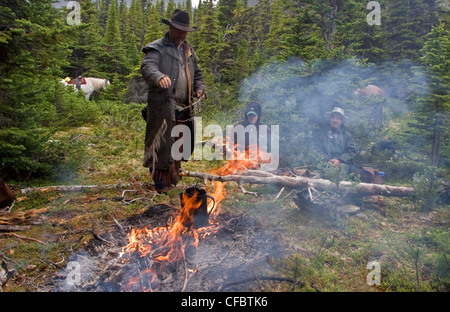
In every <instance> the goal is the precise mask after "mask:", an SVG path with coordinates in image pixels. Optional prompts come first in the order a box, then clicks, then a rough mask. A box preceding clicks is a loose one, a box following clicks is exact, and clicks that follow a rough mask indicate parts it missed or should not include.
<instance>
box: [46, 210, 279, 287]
mask: <svg viewBox="0 0 450 312" xmlns="http://www.w3.org/2000/svg"><path fill="white" fill-rule="evenodd" d="M176 213H177V209H176V208H174V207H170V206H167V205H154V206H150V207H149V208H148V209H147V210H146V211H145V212H144V213H142V214H139V215H136V216H133V217H131V218H129V219H127V220H125V221H124V222H123V223H122V226H123V228H124V230H119V229H117V231H114V232H111V233H107V234H102V236H101V237H97V238H94V239H93V240H91V242H90V243H89V246H88V248H87V249H86V250H81V251H78V252H76V253H74V254H72V255H71V257H70V259H69V262H68V264H71V265H70V266H69V265H68V266H67V267H66V268H65V269H64V270H61V271H60V272H59V274H58V276H57V277H56V278H55V279H54V280H53V283H51V285H48V286H49V289H47V291H62V292H66V291H75V292H139V291H153V292H181V291H187V292H204V291H207V292H214V291H252V290H254V289H255V288H254V287H255V285H256V286H257V282H258V277H261V276H274V275H276V273H275V272H274V270H273V268H272V266H271V265H270V263H269V261H268V260H269V259H274V258H280V257H283V256H284V249H283V247H282V245H281V244H280V243H279V239H278V237H276V236H275V235H274V233H271V232H269V231H267V229H264V228H263V227H262V226H261V225H260V224H259V222H258V220H257V219H255V218H254V217H251V216H248V215H237V216H236V215H234V216H232V215H229V214H221V215H219V216H215V217H214V223H215V224H216V226H215V232H214V233H212V234H211V235H209V236H206V237H204V238H200V241H199V244H198V248H196V247H194V246H192V245H191V244H190V241H189V240H192V237H191V236H189V235H186V236H184V235H183V243H185V242H186V249H185V259H182V260H181V261H178V262H177V263H171V264H169V265H166V266H164V269H163V270H159V269H158V267H156V268H155V265H154V263H153V260H152V259H151V257H148V256H145V257H141V256H140V255H139V254H138V253H136V252H135V253H132V254H127V255H126V256H125V255H124V256H121V251H122V247H124V246H126V245H127V243H128V234H129V232H130V230H131V228H142V227H146V226H147V227H149V226H150V227H157V226H163V225H165V224H167V223H168V222H169V221H170V219H171V218H173V216H174V215H175V214H176ZM74 262H75V264H76V263H79V266H78V265H76V266H73V263H74ZM153 272H156V274H153Z"/></svg>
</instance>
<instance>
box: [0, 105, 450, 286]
mask: <svg viewBox="0 0 450 312" xmlns="http://www.w3.org/2000/svg"><path fill="white" fill-rule="evenodd" d="M102 105H103V106H102ZM102 105H100V108H101V109H102V110H103V111H104V116H103V119H102V120H101V121H99V122H98V123H96V124H89V125H86V126H83V127H73V128H67V129H63V130H61V131H59V132H57V133H56V134H55V136H54V139H57V140H62V141H64V142H66V143H67V144H73V145H74V147H75V148H74V151H73V153H72V154H70V155H68V156H67V157H69V158H70V159H68V164H67V167H65V168H64V172H65V173H66V177H61V172H59V173H56V174H55V176H59V179H55V180H53V181H49V180H46V181H45V182H42V184H43V185H49V184H50V183H51V182H53V183H52V184H62V183H64V184H116V183H118V182H119V181H120V182H122V183H135V182H136V183H143V182H147V181H148V180H149V173H148V171H147V169H146V168H144V167H143V166H142V163H141V161H142V157H143V142H144V141H143V140H144V122H143V121H142V120H141V119H140V106H139V105H131V106H129V107H127V106H126V105H120V104H112V103H106V104H102ZM221 165H222V161H212V162H208V161H189V162H186V163H183V169H186V170H189V171H199V172H208V171H209V170H211V169H213V168H218V167H220V166H221ZM69 169H70V170H69ZM58 170H60V169H58ZM202 182H203V181H200V180H199V179H195V178H190V177H184V178H183V179H182V180H181V182H180V188H178V189H174V190H171V191H169V192H168V194H161V195H158V196H155V197H153V198H149V197H148V196H147V195H146V194H144V193H139V192H138V191H130V192H125V193H124V194H123V196H124V197H125V198H126V199H130V200H131V199H136V200H135V201H134V202H132V203H124V202H121V201H114V198H116V197H118V196H122V192H123V190H92V191H83V192H76V193H62V192H39V191H37V192H32V193H30V194H28V195H27V196H22V195H21V194H19V193H18V194H17V195H18V197H19V198H20V201H19V200H18V201H16V203H15V205H14V209H13V211H12V213H21V212H26V211H37V214H36V215H35V216H34V217H33V218H31V219H25V220H22V221H20V222H21V224H27V225H30V229H29V230H26V231H21V232H19V233H18V235H20V236H22V237H28V238H34V239H36V240H39V241H41V242H44V243H45V244H42V243H39V242H37V241H33V240H27V239H21V238H18V237H14V236H5V235H0V256H1V257H2V259H5V260H6V262H7V263H8V264H9V265H11V266H12V267H14V269H15V270H16V271H17V274H16V275H15V276H14V277H13V278H12V279H10V280H9V281H8V283H7V284H6V285H3V286H2V289H3V291H37V290H39V285H43V284H44V283H45V282H46V280H47V279H48V278H51V277H54V276H55V275H56V274H57V272H58V271H59V270H60V269H62V268H64V266H65V265H66V263H67V260H68V258H69V256H70V254H71V253H72V252H74V251H76V250H78V249H82V248H85V246H86V244H87V242H88V241H89V240H90V239H92V237H93V236H92V229H93V228H94V229H95V231H96V233H97V234H100V235H101V234H102V233H107V232H109V231H112V230H113V229H115V224H114V221H113V217H114V218H116V219H117V220H119V221H121V220H124V219H126V218H128V217H130V216H132V215H135V214H139V213H142V212H143V211H144V210H145V209H146V208H147V207H148V206H149V205H151V204H156V203H166V204H169V205H172V206H177V205H178V204H179V193H180V191H181V189H182V188H183V187H186V186H189V185H193V184H196V183H202ZM38 186H40V185H38ZM244 187H245V189H246V190H248V191H251V192H257V193H258V196H257V197H255V196H253V195H244V194H242V193H241V192H240V191H239V189H238V187H237V185H236V184H235V183H228V184H227V186H226V190H227V197H226V198H225V199H224V200H223V201H222V203H221V205H222V211H223V212H226V213H230V214H235V215H239V214H247V215H251V216H253V217H255V218H256V219H257V220H258V221H259V222H260V224H261V228H263V229H265V230H267V231H270V232H272V233H274V234H275V235H277V236H278V237H280V242H282V244H283V246H284V247H285V250H286V252H285V254H284V255H283V257H281V258H280V259H271V260H270V262H271V264H272V266H273V268H274V271H275V272H277V274H279V275H280V276H283V277H286V278H289V279H292V280H295V281H298V283H294V284H292V283H284V282H276V283H274V282H264V283H261V284H260V285H258V286H255V287H256V288H255V290H259V291H260V290H263V291H316V290H321V291H337V292H339V291H375V292H377V291H408V292H409V291H448V290H449V286H450V277H449V273H448V272H449V262H450V256H449V247H448V246H450V237H449V232H448V225H449V209H448V208H449V205H448V203H439V204H438V203H437V204H435V206H434V207H433V209H432V210H427V209H420V207H418V205H417V204H416V201H415V199H412V198H384V206H383V207H380V206H377V205H367V206H365V204H364V206H363V208H362V210H361V212H362V214H363V216H361V215H360V216H339V217H336V218H333V217H330V215H329V214H321V213H318V212H317V211H314V210H308V209H305V210H300V209H299V208H298V207H297V206H296V204H295V203H294V201H293V197H294V196H295V192H294V193H290V190H288V189H286V190H285V191H284V192H283V193H281V195H280V196H279V198H278V199H276V200H275V198H276V196H277V195H278V194H279V192H280V188H278V187H273V186H268V185H245V186H244ZM33 209H34V210H33ZM374 260H375V261H378V262H379V263H380V265H381V285H374V286H371V285H368V284H367V282H366V277H367V275H368V273H369V272H370V270H368V269H367V264H368V263H369V262H370V261H374Z"/></svg>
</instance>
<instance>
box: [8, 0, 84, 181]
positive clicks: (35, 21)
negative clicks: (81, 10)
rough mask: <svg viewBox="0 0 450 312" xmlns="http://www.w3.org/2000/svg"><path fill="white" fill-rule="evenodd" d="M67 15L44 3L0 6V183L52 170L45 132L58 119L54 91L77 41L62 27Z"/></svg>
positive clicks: (72, 29)
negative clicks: (1, 180)
mask: <svg viewBox="0 0 450 312" xmlns="http://www.w3.org/2000/svg"><path fill="white" fill-rule="evenodd" d="M66 14H67V12H66V11H60V12H58V11H57V10H56V9H55V8H54V7H53V6H52V5H51V1H49V0H36V1H33V2H29V1H25V0H10V1H8V3H4V2H2V3H1V4H0V25H1V26H0V38H1V39H0V72H1V73H2V74H1V75H0V176H1V177H2V178H5V177H6V178H18V177H27V176H31V175H33V174H41V173H49V171H51V170H52V168H51V164H52V163H54V162H55V159H54V158H55V157H54V156H53V154H52V153H53V152H54V150H53V149H52V150H50V149H49V148H48V143H47V139H48V137H49V132H51V131H50V130H46V129H45V128H44V127H46V126H48V125H50V124H52V123H53V122H55V121H56V120H57V118H58V116H57V113H58V112H57V107H56V103H55V91H56V90H57V88H58V84H59V80H60V79H61V77H64V76H63V74H64V73H63V71H62V68H63V67H67V66H68V65H69V62H68V59H69V56H70V54H71V50H70V49H69V46H70V45H74V43H75V42H76V40H75V39H76V38H75V37H74V34H76V33H77V29H78V26H69V25H67V23H66ZM46 149H47V150H46ZM48 153H49V154H51V155H49V154H48ZM56 154H58V152H56ZM56 154H55V155H56Z"/></svg>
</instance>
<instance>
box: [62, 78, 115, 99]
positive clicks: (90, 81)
mask: <svg viewBox="0 0 450 312" xmlns="http://www.w3.org/2000/svg"><path fill="white" fill-rule="evenodd" d="M60 82H61V83H62V84H64V85H65V86H68V85H72V86H73V88H74V89H75V91H77V92H78V89H77V86H76V84H70V83H68V82H67V81H66V80H65V79H62V80H61V81H60ZM84 82H85V83H84ZM110 84H111V83H110V82H109V80H108V79H102V78H90V77H87V78H83V83H82V84H81V85H80V89H81V91H83V93H84V97H85V98H86V100H89V98H90V97H91V94H92V93H93V92H94V91H97V90H104V89H105V88H106V87H107V86H109V85H110Z"/></svg>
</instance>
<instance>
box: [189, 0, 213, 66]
mask: <svg viewBox="0 0 450 312" xmlns="http://www.w3.org/2000/svg"><path fill="white" fill-rule="evenodd" d="M199 22H200V24H199V25H198V28H199V29H198V30H197V31H196V32H195V41H194V42H195V44H193V45H194V46H195V47H196V52H197V55H198V57H199V59H200V66H201V67H202V69H204V70H205V71H206V73H212V72H213V71H214V69H215V64H216V63H215V62H216V52H217V45H218V39H219V27H218V24H217V17H216V13H215V8H214V4H213V1H212V0H208V1H207V2H204V3H203V5H202V13H201V19H200V21H199Z"/></svg>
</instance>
